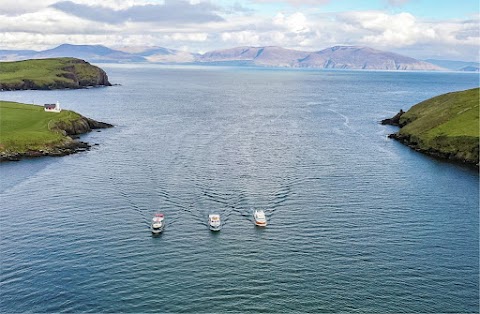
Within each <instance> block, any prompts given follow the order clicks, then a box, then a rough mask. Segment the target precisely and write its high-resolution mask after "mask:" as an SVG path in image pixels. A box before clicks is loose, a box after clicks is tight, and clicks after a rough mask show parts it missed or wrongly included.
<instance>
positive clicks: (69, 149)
mask: <svg viewBox="0 0 480 314" xmlns="http://www.w3.org/2000/svg"><path fill="white" fill-rule="evenodd" d="M111 127H113V125H111V124H109V123H105V122H99V121H95V120H93V119H90V118H86V117H84V116H80V117H79V118H78V119H75V120H71V121H59V122H57V123H56V124H55V127H53V129H52V131H59V132H61V133H62V134H63V136H64V137H63V139H62V141H61V142H60V143H58V144H56V145H50V144H45V145H44V146H43V147H41V148H39V149H29V150H27V151H25V152H16V151H7V152H0V162H4V161H19V160H20V159H22V158H24V157H27V158H32V157H41V156H54V157H59V156H66V155H70V154H74V153H78V152H82V151H87V150H90V148H91V145H90V144H88V143H85V142H82V141H79V140H76V139H73V138H72V137H70V136H76V135H80V134H85V133H88V132H90V131H92V130H94V129H105V128H111Z"/></svg>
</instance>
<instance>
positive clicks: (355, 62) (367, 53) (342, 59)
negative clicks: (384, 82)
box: [299, 46, 444, 71]
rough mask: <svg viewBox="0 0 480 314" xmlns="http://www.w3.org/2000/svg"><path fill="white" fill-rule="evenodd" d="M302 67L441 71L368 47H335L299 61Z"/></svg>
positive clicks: (427, 64) (418, 61)
mask: <svg viewBox="0 0 480 314" xmlns="http://www.w3.org/2000/svg"><path fill="white" fill-rule="evenodd" d="M299 66H300V67H308V68H327V69H362V70H422V71H441V70H444V69H443V68H441V67H439V66H436V65H433V64H431V63H428V62H425V61H420V60H417V59H414V58H410V57H406V56H402V55H399V54H396V53H392V52H387V51H381V50H376V49H372V48H368V47H357V46H335V47H332V48H328V49H324V50H321V51H318V52H314V53H311V54H309V55H308V56H307V57H306V58H304V59H302V60H299Z"/></svg>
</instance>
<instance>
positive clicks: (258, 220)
mask: <svg viewBox="0 0 480 314" xmlns="http://www.w3.org/2000/svg"><path fill="white" fill-rule="evenodd" d="M253 220H254V222H255V225H256V226H259V227H265V226H267V217H265V212H264V211H263V210H262V209H256V210H255V211H254V212H253Z"/></svg>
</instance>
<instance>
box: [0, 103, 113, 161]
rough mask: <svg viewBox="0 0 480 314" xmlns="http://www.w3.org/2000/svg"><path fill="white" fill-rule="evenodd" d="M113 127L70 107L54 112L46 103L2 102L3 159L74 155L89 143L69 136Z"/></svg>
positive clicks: (0, 139)
mask: <svg viewBox="0 0 480 314" xmlns="http://www.w3.org/2000/svg"><path fill="white" fill-rule="evenodd" d="M111 126H112V125H110V124H107V123H102V122H97V121H94V120H91V119H88V118H85V117H83V116H82V115H80V114H78V113H75V112H73V111H70V110H62V111H61V112H60V113H51V112H45V111H44V109H43V107H42V106H35V105H27V104H20V103H15V102H6V101H0V160H11V159H15V160H16V159H19V158H20V157H22V156H31V157H34V156H42V155H54V156H62V155H67V154H71V153H74V152H76V151H78V150H79V149H80V150H84V149H87V148H88V147H89V145H88V144H86V143H82V142H79V141H75V140H74V139H72V138H71V137H70V136H69V135H76V134H82V133H86V132H89V131H91V130H92V129H96V128H106V127H111Z"/></svg>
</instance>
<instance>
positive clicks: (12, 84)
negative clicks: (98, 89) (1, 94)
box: [0, 58, 111, 91]
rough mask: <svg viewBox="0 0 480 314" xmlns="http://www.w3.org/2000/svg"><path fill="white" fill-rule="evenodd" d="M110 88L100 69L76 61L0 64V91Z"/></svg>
mask: <svg viewBox="0 0 480 314" xmlns="http://www.w3.org/2000/svg"><path fill="white" fill-rule="evenodd" d="M93 86H111V84H110V82H109V81H108V76H107V74H106V73H105V71H104V70H102V69H101V68H99V67H97V66H94V65H91V64H90V63H88V62H86V61H84V60H81V59H76V58H50V59H34V60H25V61H16V62H0V90H4V91H5V90H26V89H44V90H45V89H46V90H48V89H66V88H72V89H78V88H86V87H93Z"/></svg>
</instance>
